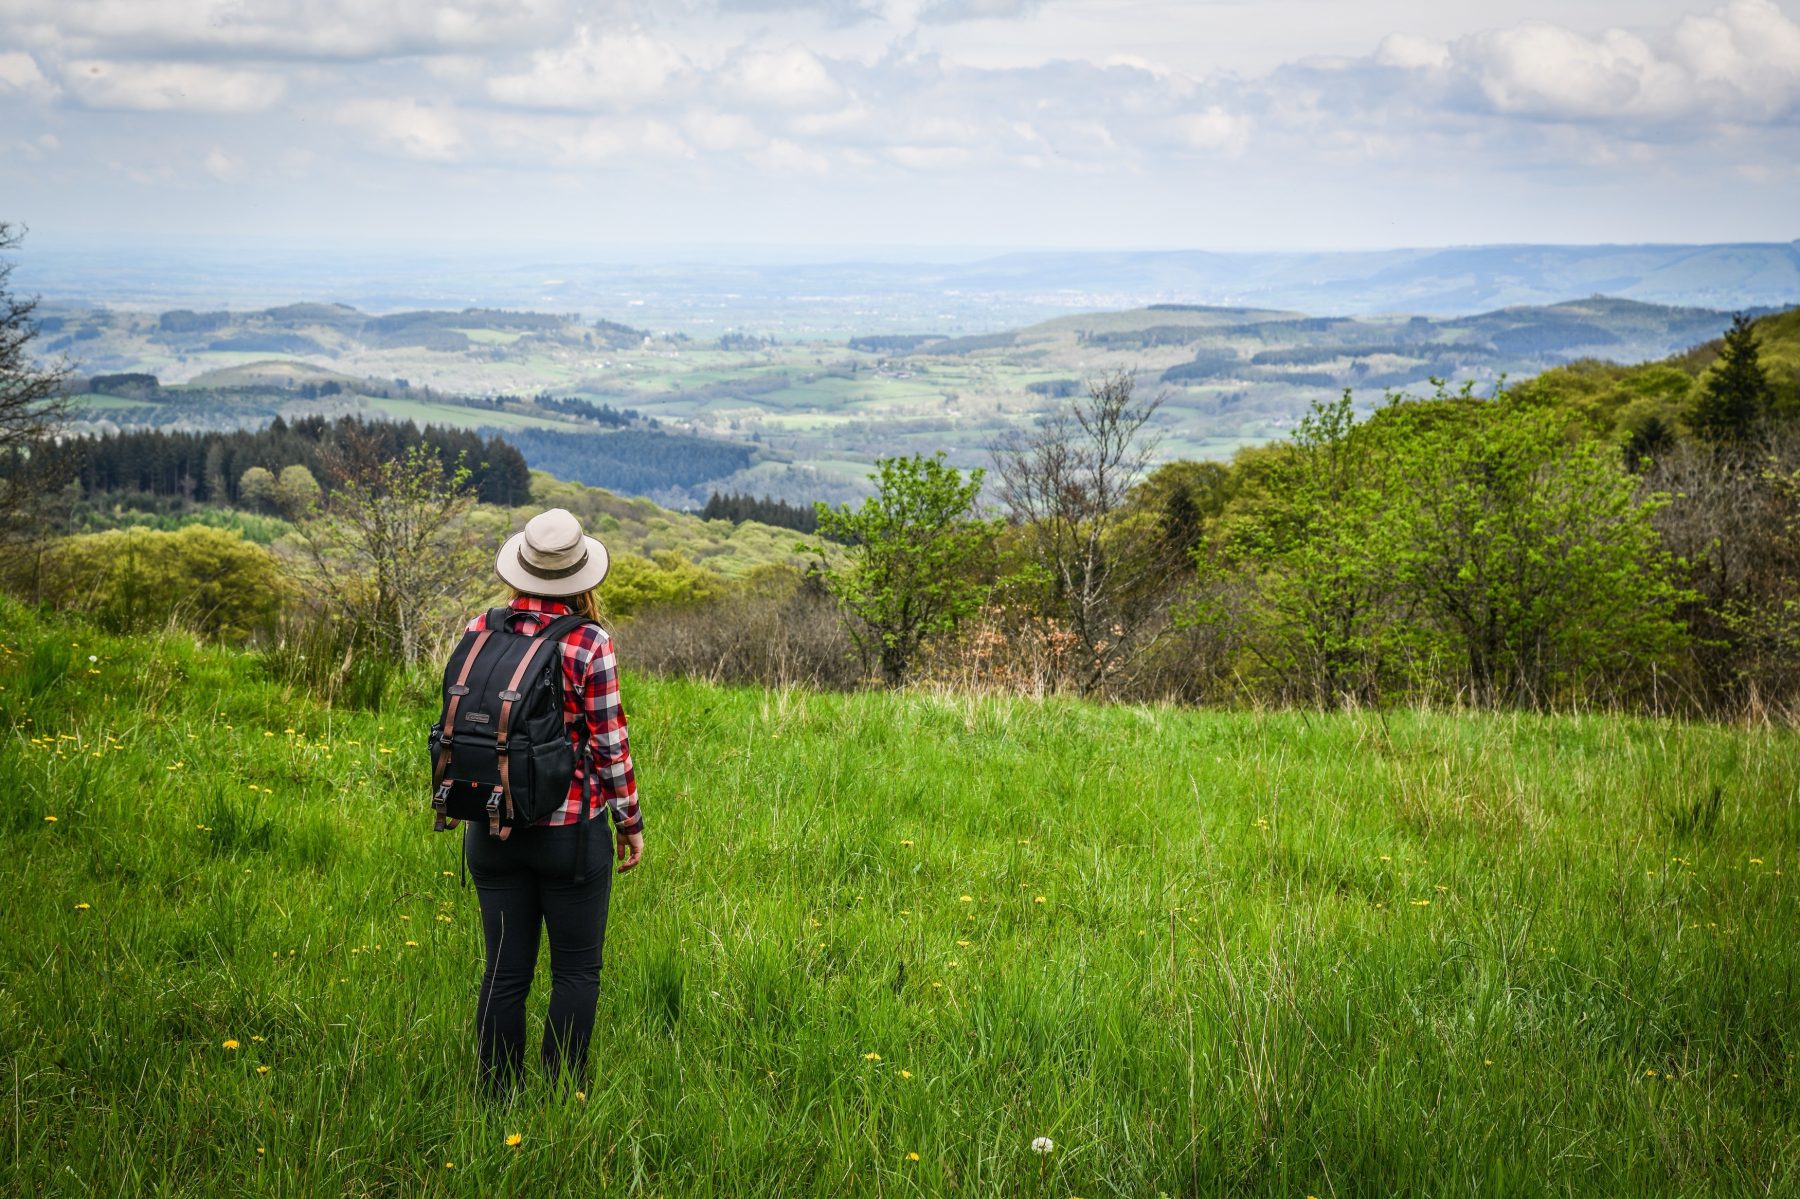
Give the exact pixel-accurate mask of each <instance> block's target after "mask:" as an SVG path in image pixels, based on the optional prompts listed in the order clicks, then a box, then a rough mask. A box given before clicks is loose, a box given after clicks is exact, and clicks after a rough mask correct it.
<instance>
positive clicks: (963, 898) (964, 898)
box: [956, 895, 975, 903]
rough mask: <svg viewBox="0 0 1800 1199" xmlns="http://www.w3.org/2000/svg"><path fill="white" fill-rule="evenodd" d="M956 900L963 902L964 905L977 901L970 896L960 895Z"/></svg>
mask: <svg viewBox="0 0 1800 1199" xmlns="http://www.w3.org/2000/svg"><path fill="white" fill-rule="evenodd" d="M956 898H957V900H958V901H959V902H962V903H974V902H975V900H974V899H973V898H971V897H970V896H967V895H958V896H957V897H956Z"/></svg>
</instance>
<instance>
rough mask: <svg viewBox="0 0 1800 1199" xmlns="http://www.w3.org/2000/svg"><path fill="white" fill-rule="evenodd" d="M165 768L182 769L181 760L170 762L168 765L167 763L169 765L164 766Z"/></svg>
mask: <svg viewBox="0 0 1800 1199" xmlns="http://www.w3.org/2000/svg"><path fill="white" fill-rule="evenodd" d="M163 769H165V770H180V769H181V763H180V762H170V763H169V764H168V765H167V766H165V767H164V768H163Z"/></svg>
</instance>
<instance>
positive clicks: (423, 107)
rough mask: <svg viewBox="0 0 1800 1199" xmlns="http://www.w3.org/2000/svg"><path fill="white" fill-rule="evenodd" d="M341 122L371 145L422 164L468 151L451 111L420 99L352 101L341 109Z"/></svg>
mask: <svg viewBox="0 0 1800 1199" xmlns="http://www.w3.org/2000/svg"><path fill="white" fill-rule="evenodd" d="M335 116H336V118H337V120H338V121H339V123H341V124H344V125H348V126H350V127H351V128H353V129H356V130H358V131H360V132H361V133H363V134H364V135H365V136H366V137H367V138H368V139H369V140H370V141H371V142H373V143H375V144H376V145H378V146H383V147H386V148H388V149H392V150H398V151H399V152H400V153H402V154H404V155H406V156H407V157H408V158H416V159H419V160H421V161H423V162H450V161H453V160H455V159H458V158H461V157H462V156H463V154H464V151H465V150H466V148H467V143H466V141H465V139H464V137H463V133H462V129H461V127H460V126H459V125H458V124H457V121H456V118H455V117H454V116H453V115H452V113H451V112H450V110H449V109H448V108H444V107H438V106H433V105H427V104H421V103H419V102H418V101H417V100H405V99H371V100H351V101H348V102H346V103H344V104H341V105H339V106H338V108H337V111H336V113H335Z"/></svg>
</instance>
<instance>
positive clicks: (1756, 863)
mask: <svg viewBox="0 0 1800 1199" xmlns="http://www.w3.org/2000/svg"><path fill="white" fill-rule="evenodd" d="M50 819H52V820H55V819H56V817H54V816H52V817H50ZM1750 864H1751V865H1752V866H1760V865H1762V859H1761V858H1751V859H1750Z"/></svg>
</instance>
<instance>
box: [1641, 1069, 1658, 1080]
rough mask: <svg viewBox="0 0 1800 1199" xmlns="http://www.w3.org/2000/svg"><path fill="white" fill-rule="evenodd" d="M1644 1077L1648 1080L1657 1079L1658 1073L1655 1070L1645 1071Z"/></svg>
mask: <svg viewBox="0 0 1800 1199" xmlns="http://www.w3.org/2000/svg"><path fill="white" fill-rule="evenodd" d="M1644 1077H1646V1078H1655V1077H1656V1071H1654V1070H1646V1071H1644Z"/></svg>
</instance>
